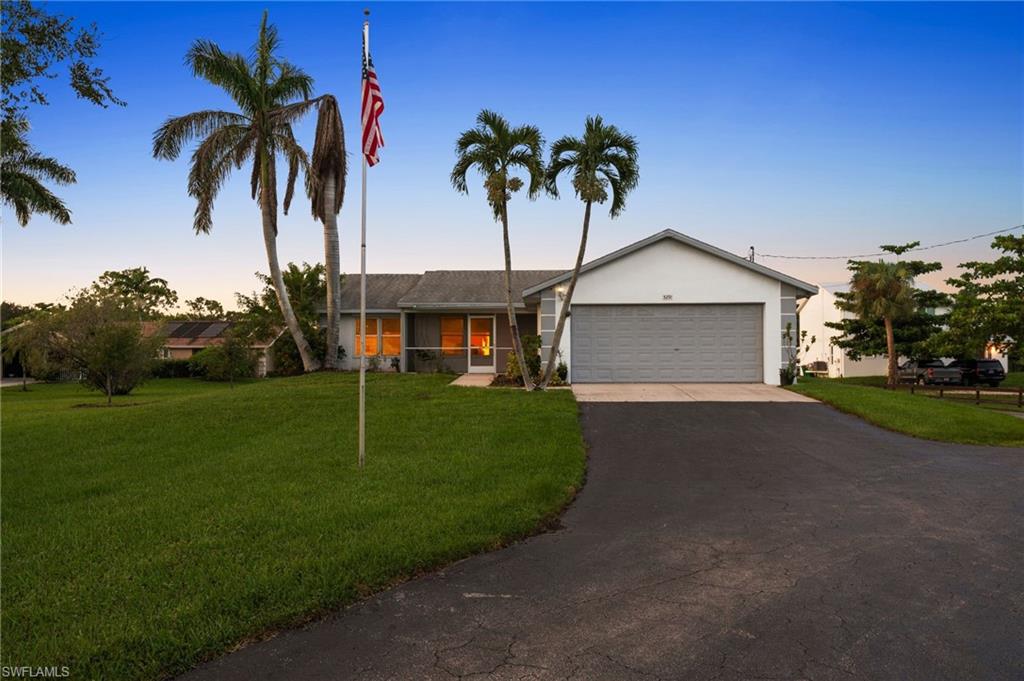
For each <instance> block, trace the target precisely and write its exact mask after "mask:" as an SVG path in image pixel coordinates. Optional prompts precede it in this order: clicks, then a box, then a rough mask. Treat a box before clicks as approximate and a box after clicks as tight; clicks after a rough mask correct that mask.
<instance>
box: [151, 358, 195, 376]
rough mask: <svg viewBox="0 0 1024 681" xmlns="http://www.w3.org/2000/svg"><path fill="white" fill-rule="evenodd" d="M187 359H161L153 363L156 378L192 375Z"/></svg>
mask: <svg viewBox="0 0 1024 681" xmlns="http://www.w3.org/2000/svg"><path fill="white" fill-rule="evenodd" d="M189 364H190V360H187V359H161V360H159V361H157V362H156V364H154V365H153V376H154V377H155V378H188V377H190V376H191V375H192V369H191V367H190V366H189Z"/></svg>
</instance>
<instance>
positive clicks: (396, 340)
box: [352, 317, 402, 357]
mask: <svg viewBox="0 0 1024 681" xmlns="http://www.w3.org/2000/svg"><path fill="white" fill-rule="evenodd" d="M360 340H361V339H360V337H359V319H356V344H355V349H354V351H353V353H352V355H353V356H354V357H359V356H360V354H359V351H360V349H361V346H360V344H359V342H360ZM366 354H367V356H371V357H372V356H373V355H385V356H389V357H397V356H398V355H401V354H402V320H401V319H399V318H398V317H384V318H380V317H367V318H366Z"/></svg>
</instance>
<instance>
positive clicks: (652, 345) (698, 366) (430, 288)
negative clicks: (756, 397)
mask: <svg viewBox="0 0 1024 681" xmlns="http://www.w3.org/2000/svg"><path fill="white" fill-rule="evenodd" d="M504 276H505V275H504V272H503V271H502V270H490V271H464V270H460V271H444V270H440V271H429V272H426V273H424V274H370V275H367V279H366V283H367V287H366V288H367V304H366V308H367V313H366V316H367V323H366V326H367V331H368V333H367V354H368V355H373V356H374V357H376V360H375V364H377V366H379V367H380V368H383V369H388V368H394V369H397V370H400V371H431V370H437V369H438V368H439V367H440V365H441V363H442V362H443V365H444V368H446V369H447V370H449V371H457V372H480V373H495V372H501V371H504V370H505V365H506V362H507V358H508V353H509V352H510V351H511V350H512V342H511V333H510V331H509V325H508V317H507V312H506V308H505V293H504V290H505V288H504ZM569 276H570V273H569V272H568V271H544V270H530V271H515V272H513V277H512V279H513V281H512V286H513V292H514V294H515V297H516V300H515V306H516V310H517V322H518V324H519V329H520V333H521V334H523V335H527V334H539V335H540V336H541V338H542V345H543V348H542V353H543V355H542V356H544V357H547V354H548V351H549V349H550V346H551V342H552V337H553V335H554V328H555V324H556V322H557V319H558V317H557V315H558V313H559V310H560V307H561V305H562V299H563V297H564V292H565V286H566V285H567V283H568V279H569ZM359 285H360V277H359V276H358V275H355V276H352V275H349V276H346V277H345V279H344V283H343V285H342V308H343V312H342V324H341V332H340V333H341V344H342V346H343V347H344V348H345V350H346V361H345V364H346V368H350V369H355V368H358V366H359V357H358V354H357V348H358V347H359V331H360V329H359V328H358V313H359V310H358V308H359V288H360V286H359ZM815 292H816V288H815V287H814V286H812V285H810V284H807V283H806V282H803V281H800V280H798V279H794V278H793V277H789V276H787V275H785V274H782V273H780V272H776V271H775V270H772V269H769V268H767V267H764V266H763V265H759V264H756V263H753V262H750V261H749V260H746V259H745V258H741V257H739V256H737V255H733V254H732V253H728V252H726V251H723V250H721V249H719V248H716V247H714V246H711V245H709V244H706V243H703V242H701V241H698V240H696V239H693V238H691V237H688V236H686V235H684V234H680V233H679V232H676V231H673V230H665V231H663V232H659V233H657V234H654V235H653V236H650V237H648V238H646V239H643V240H642V241H638V242H636V243H634V244H631V245H629V246H626V247H625V248H621V249H619V250H617V251H615V252H614V253H610V254H608V255H606V256H604V257H601V258H598V259H596V260H593V261H591V262H589V263H587V264H585V265H584V266H583V268H582V270H581V274H580V278H579V281H578V282H577V285H576V291H575V294H574V296H573V303H572V309H571V311H570V316H569V318H568V320H567V321H566V328H565V331H564V333H563V336H562V342H561V344H560V345H561V347H560V350H561V357H562V360H563V361H565V363H566V364H567V365H568V367H569V380H570V381H572V382H575V383H594V382H758V383H760V382H763V383H768V384H772V385H777V384H778V383H779V370H780V368H782V367H783V366H784V365H785V363H786V359H787V353H786V349H785V348H783V340H782V331H783V329H785V326H786V324H787V322H788V323H791V324H793V325H794V326H796V318H797V317H796V309H797V301H798V300H800V299H803V298H807V297H808V296H812V295H814V294H815Z"/></svg>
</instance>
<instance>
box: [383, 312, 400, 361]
mask: <svg viewBox="0 0 1024 681" xmlns="http://www.w3.org/2000/svg"><path fill="white" fill-rule="evenodd" d="M380 322H381V324H380V327H381V328H380V336H381V351H382V352H381V354H383V355H386V356H390V357H395V356H398V355H401V354H402V320H401V319H396V318H394V317H390V318H384V319H382V320H380Z"/></svg>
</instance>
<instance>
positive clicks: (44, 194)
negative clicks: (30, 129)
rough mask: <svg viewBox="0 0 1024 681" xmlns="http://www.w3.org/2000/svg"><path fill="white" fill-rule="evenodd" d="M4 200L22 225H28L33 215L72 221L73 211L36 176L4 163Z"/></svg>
mask: <svg viewBox="0 0 1024 681" xmlns="http://www.w3.org/2000/svg"><path fill="white" fill-rule="evenodd" d="M0 195H2V198H3V202H4V203H6V204H7V205H9V206H10V207H11V208H13V209H14V215H15V218H16V219H17V220H18V224H20V225H21V226H22V227H25V226H26V225H28V223H29V220H31V219H32V216H33V215H36V214H41V215H47V216H49V217H50V219H51V220H53V221H54V222H56V223H58V224H61V225H67V224H70V223H71V211H70V210H68V207H67V206H66V205H64V202H63V201H61V200H60V199H59V198H58V197H57V196H56V195H55V194H54V193H53V192H51V191H50V190H49V189H47V188H46V187H45V186H44V185H43V183H42V182H40V181H39V179H37V178H36V177H33V176H32V175H29V174H27V173H24V172H21V171H19V170H13V169H9V168H8V166H7V164H6V163H5V164H4V169H3V184H2V185H0Z"/></svg>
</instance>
